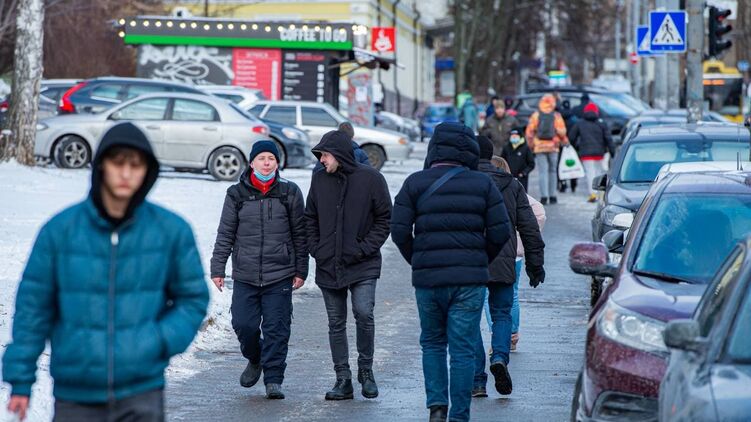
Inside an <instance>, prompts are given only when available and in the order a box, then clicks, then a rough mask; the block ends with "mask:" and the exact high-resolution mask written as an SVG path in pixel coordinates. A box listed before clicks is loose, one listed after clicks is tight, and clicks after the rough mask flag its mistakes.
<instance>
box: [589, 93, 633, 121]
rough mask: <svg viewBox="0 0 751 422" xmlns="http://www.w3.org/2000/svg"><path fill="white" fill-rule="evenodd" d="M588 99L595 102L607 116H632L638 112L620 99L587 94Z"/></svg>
mask: <svg viewBox="0 0 751 422" xmlns="http://www.w3.org/2000/svg"><path fill="white" fill-rule="evenodd" d="M589 98H590V100H591V101H592V102H593V103H595V104H597V107H599V108H600V109H601V110H602V111H604V112H605V114H607V115H608V116H613V117H634V116H636V115H637V114H638V112H637V111H636V110H635V109H633V108H631V107H629V106H627V105H626V104H624V103H622V102H621V101H620V100H617V99H615V98H612V97H609V96H607V95H602V94H589Z"/></svg>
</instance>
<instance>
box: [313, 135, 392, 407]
mask: <svg viewBox="0 0 751 422" xmlns="http://www.w3.org/2000/svg"><path fill="white" fill-rule="evenodd" d="M351 142H352V141H351V138H350V136H349V134H346V133H344V132H342V131H339V130H335V131H331V132H328V133H327V134H325V135H323V137H322V138H321V142H320V143H319V144H318V145H316V146H315V147H314V148H313V154H315V155H316V157H318V159H319V160H320V162H321V163H322V164H323V166H324V168H325V171H319V172H314V173H313V180H312V181H311V183H310V190H309V191H308V200H307V204H306V208H305V221H306V227H307V230H308V244H309V246H310V253H311V255H312V256H313V258H315V260H316V284H317V285H318V287H320V288H321V292H322V293H323V300H324V303H325V305H326V314H327V315H328V319H329V345H330V347H331V357H332V360H333V362H334V371H335V372H336V384H335V385H334V388H332V389H331V390H330V391H328V392H327V393H326V400H349V399H352V398H353V397H354V396H353V394H354V393H353V387H352V372H351V371H350V367H349V346H348V344H347V296H348V293H351V296H352V313H353V314H354V316H355V322H356V327H357V351H358V354H359V356H358V358H357V365H358V372H357V379H358V381H359V382H360V384H361V385H362V390H361V392H362V395H363V396H364V397H365V398H369V399H372V398H376V397H378V386H377V385H376V382H375V377H374V376H373V353H374V350H375V320H374V315H373V309H374V306H375V290H376V281H377V279H378V278H379V277H380V276H381V247H382V246H383V244H384V243H385V242H386V239H387V238H388V237H389V220H390V219H391V195H390V194H389V188H388V185H387V184H386V179H385V178H384V177H383V175H382V174H381V173H379V172H378V170H376V169H374V168H372V167H370V166H366V165H363V164H359V163H357V162H355V155H354V152H353V150H352V145H351Z"/></svg>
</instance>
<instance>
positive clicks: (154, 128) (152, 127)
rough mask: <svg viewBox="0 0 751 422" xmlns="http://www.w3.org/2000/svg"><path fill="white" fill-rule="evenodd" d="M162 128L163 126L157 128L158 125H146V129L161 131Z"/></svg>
mask: <svg viewBox="0 0 751 422" xmlns="http://www.w3.org/2000/svg"><path fill="white" fill-rule="evenodd" d="M161 128H162V127H161V126H157V125H146V129H151V130H159V129H161Z"/></svg>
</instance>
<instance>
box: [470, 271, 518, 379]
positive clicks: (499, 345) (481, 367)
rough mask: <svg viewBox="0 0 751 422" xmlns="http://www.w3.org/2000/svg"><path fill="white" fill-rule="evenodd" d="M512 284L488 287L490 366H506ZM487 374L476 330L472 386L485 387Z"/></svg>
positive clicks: (483, 352)
mask: <svg viewBox="0 0 751 422" xmlns="http://www.w3.org/2000/svg"><path fill="white" fill-rule="evenodd" d="M515 285H518V283H514V284H502V283H493V284H489V285H488V288H487V290H488V304H489V308H490V319H491V321H492V322H493V324H492V325H493V328H492V335H491V340H490V344H491V347H492V349H493V352H492V354H491V356H490V364H491V365H492V364H494V363H496V362H503V363H504V364H508V361H509V350H510V349H511V327H512V318H511V308H512V306H513V303H514V290H515V289H514V286H515ZM487 381H488V374H486V373H485V346H484V345H483V342H482V333H481V332H480V330H477V334H476V335H475V375H474V381H473V385H474V386H475V387H480V386H483V387H484V386H485V384H486V383H487Z"/></svg>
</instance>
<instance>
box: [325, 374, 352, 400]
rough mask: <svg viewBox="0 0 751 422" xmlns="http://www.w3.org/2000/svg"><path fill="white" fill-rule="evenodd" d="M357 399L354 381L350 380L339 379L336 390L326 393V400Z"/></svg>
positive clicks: (335, 386) (335, 385)
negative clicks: (353, 386)
mask: <svg viewBox="0 0 751 422" xmlns="http://www.w3.org/2000/svg"><path fill="white" fill-rule="evenodd" d="M353 398H355V394H354V389H353V388H352V380H351V379H349V378H337V379H336V384H334V388H332V389H331V390H330V391H328V392H327V393H326V400H351V399H353Z"/></svg>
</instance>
